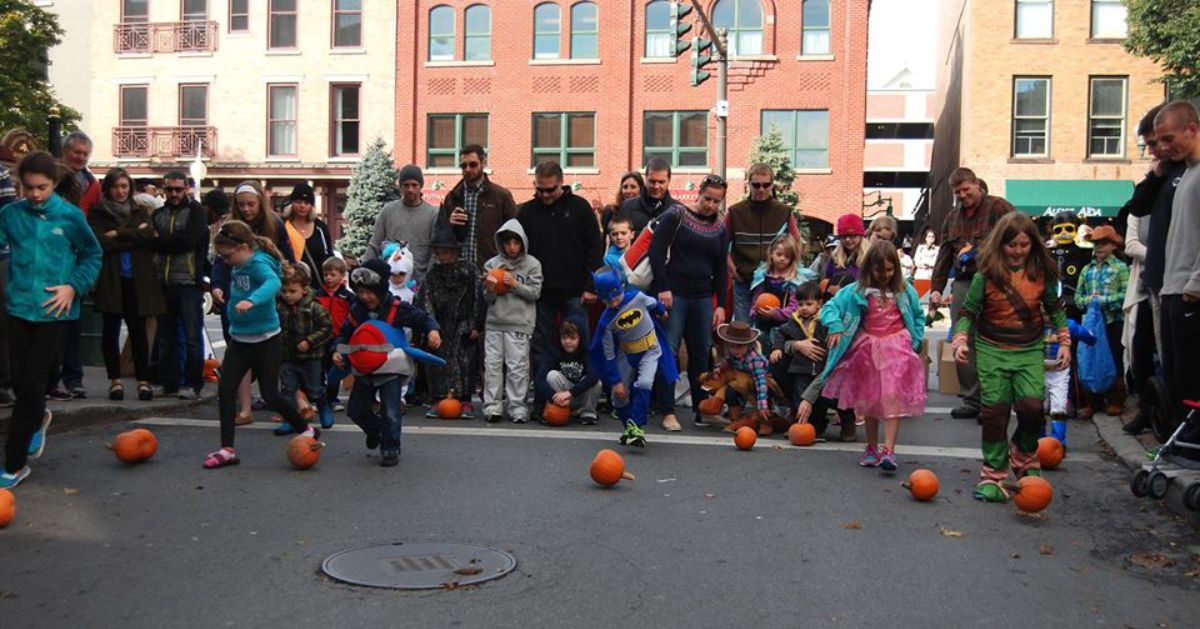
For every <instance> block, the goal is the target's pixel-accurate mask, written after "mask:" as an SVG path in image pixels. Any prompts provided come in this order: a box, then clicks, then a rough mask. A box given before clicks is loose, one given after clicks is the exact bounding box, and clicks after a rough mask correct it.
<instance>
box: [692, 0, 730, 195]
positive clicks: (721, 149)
mask: <svg viewBox="0 0 1200 629" xmlns="http://www.w3.org/2000/svg"><path fill="white" fill-rule="evenodd" d="M691 3H692V8H693V9H695V10H696V15H697V16H699V17H700V23H701V24H703V25H704V30H705V31H706V32H707V33H708V36H709V38H711V40H712V43H713V47H714V48H716V50H717V56H716V59H715V61H716V62H717V104H716V107H715V108H714V110H715V112H716V115H717V146H716V151H715V152H716V156H715V157H716V166H717V168H716V171H717V174H718V175H720V176H721V178H722V179H725V178H726V177H725V170H726V168H725V166H726V165H725V149H726V145H727V143H728V132H727V123H728V119H729V52H728V48H727V46H726V42H725V29H721V31H720V32H718V31H717V30H716V29H714V28H713V25H712V22H711V21H709V19H708V16H707V15H705V14H704V9H703V8H701V6H700V0H691ZM693 76H695V73H693ZM704 78H707V74H705V75H704ZM704 78H701V79H700V80H701V81H703V80H704ZM693 84H694V85H698V84H699V83H698V82H697V81H695V79H693Z"/></svg>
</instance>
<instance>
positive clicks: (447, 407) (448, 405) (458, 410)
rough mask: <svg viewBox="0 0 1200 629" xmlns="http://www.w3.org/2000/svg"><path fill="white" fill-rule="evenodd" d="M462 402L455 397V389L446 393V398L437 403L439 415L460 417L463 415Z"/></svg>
mask: <svg viewBox="0 0 1200 629" xmlns="http://www.w3.org/2000/svg"><path fill="white" fill-rule="evenodd" d="M462 407H463V405H462V402H460V401H459V400H458V398H456V397H454V391H453V390H451V391H449V392H447V393H446V398H445V399H444V400H442V401H440V402H438V403H437V408H436V409H435V410H436V411H437V416H438V417H441V418H442V419H458V418H459V417H462Z"/></svg>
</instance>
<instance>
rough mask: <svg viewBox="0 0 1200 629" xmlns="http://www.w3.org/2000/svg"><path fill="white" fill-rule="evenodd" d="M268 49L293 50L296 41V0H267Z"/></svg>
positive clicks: (297, 18) (297, 19)
mask: <svg viewBox="0 0 1200 629" xmlns="http://www.w3.org/2000/svg"><path fill="white" fill-rule="evenodd" d="M268 13H269V19H268V23H269V27H270V33H269V34H268V39H267V42H268V44H267V45H268V47H270V48H295V47H296V39H297V32H296V29H297V26H298V24H297V22H298V21H299V16H298V15H297V12H296V0H269V9H268Z"/></svg>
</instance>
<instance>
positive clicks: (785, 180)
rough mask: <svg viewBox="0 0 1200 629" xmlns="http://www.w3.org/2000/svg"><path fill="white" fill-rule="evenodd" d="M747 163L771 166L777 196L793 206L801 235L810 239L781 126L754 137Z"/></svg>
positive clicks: (805, 238)
mask: <svg viewBox="0 0 1200 629" xmlns="http://www.w3.org/2000/svg"><path fill="white" fill-rule="evenodd" d="M746 163H747V164H759V163H762V164H766V165H768V166H770V167H771V170H773V171H774V172H775V198H776V199H779V200H780V201H782V202H783V203H785V204H787V205H790V206H792V211H793V212H794V213H795V214H796V223H797V225H799V226H800V236H801V237H802V238H803V239H804V240H805V241H807V240H809V238H810V237H811V236H810V235H809V230H808V223H807V222H806V221H805V220H804V215H803V214H801V213H800V209H799V207H798V206H797V204H798V203H799V202H800V195H799V194H797V193H796V191H795V190H792V182H794V181H795V180H796V171H794V170H792V158H791V156H790V155H789V151H788V149H787V147H785V146H784V145H783V133H782V132H781V131H780V130H779V127H777V126H775V125H774V124H772V125H771V130H770V131H768V132H767V133H766V135H760V136H758V137H757V138H754V144H753V145H751V147H750V157H749V159H748V160H747V162H746ZM748 184H749V182H747V187H749V185H748ZM747 192H749V190H747ZM800 245H801V247H802V248H803V245H804V243H800Z"/></svg>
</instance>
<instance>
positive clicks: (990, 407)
mask: <svg viewBox="0 0 1200 629" xmlns="http://www.w3.org/2000/svg"><path fill="white" fill-rule="evenodd" d="M978 263H979V272H978V273H976V274H975V277H974V279H973V280H971V288H970V290H969V291H967V296H966V299H965V300H964V301H963V306H962V317H961V318H960V319H959V321H958V323H957V325H955V326H954V345H953V348H954V358H955V360H957V361H958V362H960V363H962V362H966V360H967V344H968V337H969V333H970V331H971V328H972V326H974V329H975V365H976V368H977V369H978V370H979V383H980V389H981V401H982V408H981V409H980V412H979V420H980V423H981V424H982V425H983V470H982V472H981V474H980V476H981V480H980V482H979V484H978V485H976V487H975V498H976V499H978V500H985V501H988V502H1004V501H1006V500H1008V492H1007V491H1005V489H1004V487H1003V486H1002V485H1001V484H1000V482H1001V481H1003V480H1005V479H1007V478H1008V468H1009V467H1010V466H1011V467H1012V469H1013V473H1014V474H1015V475H1016V477H1017V478H1020V477H1022V476H1026V475H1030V476H1040V475H1041V467H1040V465H1039V464H1038V460H1037V440H1038V435H1039V433H1040V432H1041V429H1042V427H1043V424H1044V422H1045V416H1044V415H1043V411H1042V403H1043V398H1044V397H1045V392H1046V381H1045V375H1044V373H1045V366H1044V363H1043V358H1044V357H1043V352H1044V343H1045V341H1044V338H1043V333H1044V327H1045V325H1046V323H1047V322H1050V323H1052V325H1053V326H1054V329H1055V330H1056V331H1057V335H1058V342H1059V348H1058V357H1057V358H1058V363H1059V365H1060V366H1061V368H1065V367H1066V366H1067V365H1069V364H1070V362H1071V334H1070V331H1069V330H1068V329H1067V318H1066V315H1065V314H1063V311H1062V308H1061V305H1060V303H1059V299H1058V296H1057V295H1056V292H1057V291H1056V290H1055V286H1056V284H1057V282H1058V266H1057V264H1055V261H1054V258H1053V257H1052V256H1051V255H1050V252H1049V251H1048V250H1047V249H1046V246H1045V244H1043V243H1042V240H1041V237H1040V236H1039V235H1038V230H1037V226H1036V225H1034V223H1033V220H1032V219H1030V218H1029V217H1028V216H1026V215H1024V214H1020V213H1017V212H1012V213H1009V214H1006V215H1005V216H1004V217H1003V218H1001V219H1000V221H999V222H997V223H996V226H995V227H994V228H993V229H992V233H991V235H990V236H988V239H987V241H986V242H985V243H984V245H983V247H982V249H981V250H980V253H979V259H978ZM1014 409H1015V410H1016V412H1017V430H1016V432H1015V433H1014V434H1013V436H1012V441H1011V443H1009V439H1008V418H1009V414H1010V412H1011V411H1012V410H1014Z"/></svg>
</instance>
